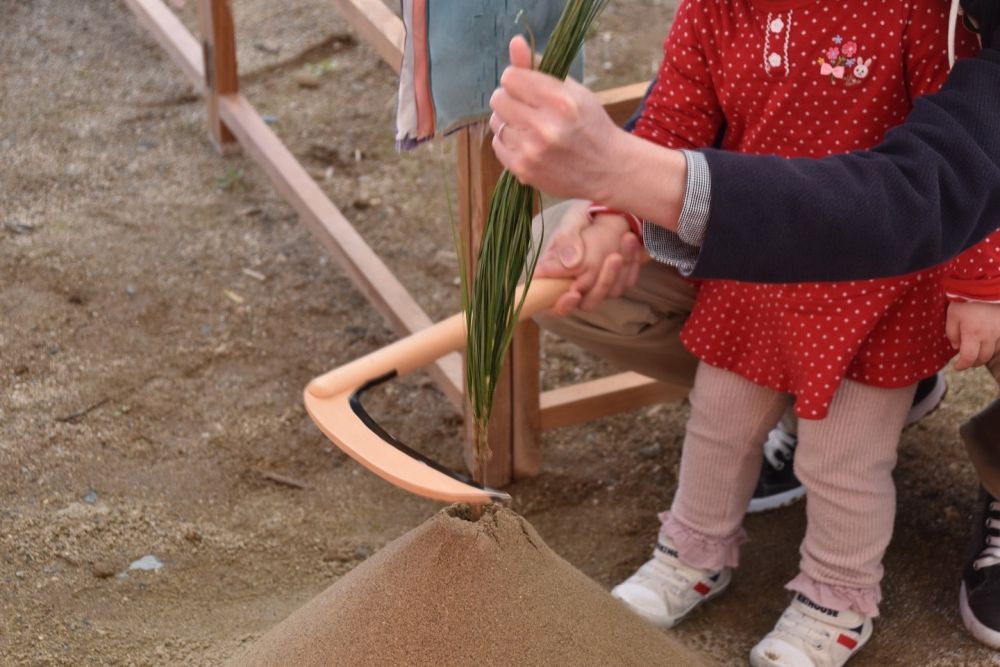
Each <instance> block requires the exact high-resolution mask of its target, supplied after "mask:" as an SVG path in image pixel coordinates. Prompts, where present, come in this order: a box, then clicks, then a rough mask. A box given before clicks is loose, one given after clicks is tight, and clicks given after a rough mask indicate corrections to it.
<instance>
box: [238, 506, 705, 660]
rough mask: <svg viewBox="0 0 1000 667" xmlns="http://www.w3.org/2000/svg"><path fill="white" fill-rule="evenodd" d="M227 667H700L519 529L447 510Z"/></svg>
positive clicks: (511, 518)
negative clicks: (555, 666) (695, 666)
mask: <svg viewBox="0 0 1000 667" xmlns="http://www.w3.org/2000/svg"><path fill="white" fill-rule="evenodd" d="M232 664H233V665H240V666H241V667H243V666H249V667H262V666H264V665H275V666H278V665H280V666H282V667H285V666H287V665H296V666H313V665H317V666H318V665H324V666H325V665H344V666H345V667H346V666H351V667H354V666H355V665H379V666H380V667H392V666H395V665H406V666H407V667H410V666H423V665H426V666H428V667H429V666H434V667H441V666H448V665H574V666H580V665H594V666H595V667H596V666H600V667H606V666H608V665H642V666H644V667H645V666H649V665H679V666H681V665H682V666H685V667H686V666H688V665H700V664H705V663H704V661H703V660H701V659H699V658H696V657H695V656H694V655H692V654H691V653H689V652H688V651H687V650H686V649H684V648H683V647H681V646H680V645H679V644H678V643H677V642H676V641H675V640H673V639H672V638H670V637H668V636H666V635H665V634H663V633H662V632H660V631H659V630H657V629H656V628H654V627H653V626H651V625H649V624H647V623H646V622H645V621H643V620H641V619H640V618H638V617H637V616H634V615H633V614H632V613H631V612H629V611H628V610H627V609H626V608H625V607H624V606H622V605H621V603H619V602H618V601H617V600H614V599H613V598H612V597H611V596H610V595H608V593H607V591H605V590H603V589H602V588H601V587H600V586H598V585H597V584H596V583H594V582H593V581H591V580H590V579H588V578H587V577H586V576H585V575H584V574H583V573H581V572H580V571H578V570H576V569H575V568H574V567H573V566H572V565H570V564H569V563H567V562H566V561H565V560H563V559H562V558H560V557H559V556H558V555H556V554H555V552H553V551H552V550H551V549H549V548H548V547H547V546H546V545H545V544H544V543H543V542H542V540H541V538H540V537H539V536H538V534H537V533H536V532H535V530H534V528H532V527H531V526H530V525H529V524H528V522H527V521H525V520H524V519H522V518H521V517H519V516H518V515H516V514H514V513H513V512H511V511H510V510H505V509H500V510H489V511H487V513H486V514H485V515H484V516H483V518H482V519H480V520H479V521H477V522H471V521H468V520H466V519H464V518H461V516H460V511H459V510H458V509H456V508H449V509H446V510H443V511H441V512H439V513H438V514H437V515H435V516H434V517H432V518H431V519H430V520H429V521H427V522H425V523H424V524H423V525H421V526H419V527H418V528H415V529H414V530H412V531H410V532H408V533H406V534H405V535H403V536H402V537H400V538H399V539H397V540H396V541H394V542H392V543H391V544H389V545H388V546H386V547H385V548H383V549H382V550H381V551H379V552H378V553H376V554H375V555H374V556H372V557H371V558H369V559H368V560H367V561H365V562H364V563H362V564H361V565H359V566H358V567H357V568H355V569H354V570H353V571H352V572H350V573H349V574H347V575H346V576H344V577H343V578H341V579H340V580H339V581H337V583H335V584H334V585H333V586H331V587H330V588H328V589H326V590H325V591H323V592H322V593H320V594H319V595H318V596H317V597H315V598H314V599H313V600H312V601H310V602H309V603H307V604H306V605H305V606H304V607H302V608H301V609H299V610H298V611H296V612H295V613H294V614H292V615H291V616H289V617H288V618H286V619H285V620H284V621H282V622H281V623H279V624H278V625H276V626H275V627H274V628H272V629H271V630H270V631H269V632H268V633H267V634H265V635H264V636H263V637H262V638H261V639H260V640H258V641H257V642H256V643H255V644H253V645H252V646H251V647H250V648H249V650H247V651H246V652H245V653H244V654H243V655H240V656H239V657H237V658H236V659H235V660H234V661H233V663H232Z"/></svg>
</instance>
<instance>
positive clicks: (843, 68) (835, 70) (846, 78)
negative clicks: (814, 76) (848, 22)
mask: <svg viewBox="0 0 1000 667" xmlns="http://www.w3.org/2000/svg"><path fill="white" fill-rule="evenodd" d="M832 41H833V45H832V46H830V47H829V48H828V49H826V51H824V52H823V55H822V56H820V57H819V58H817V59H816V64H817V65H819V73H820V75H821V76H825V77H829V79H830V83H832V84H833V85H837V84H838V83H843V84H844V85H845V86H856V85H858V84H859V83H861V82H862V81H864V80H865V79H866V78H867V77H868V75H869V74H870V73H871V65H872V60H873V59H874V58H868V59H867V60H866V59H865V58H863V57H861V56H859V55H858V49H859V47H858V43H857V42H855V41H854V40H847V41H844V38H843V37H841V36H840V35H834V37H833V40H832Z"/></svg>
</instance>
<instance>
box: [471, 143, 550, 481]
mask: <svg viewBox="0 0 1000 667" xmlns="http://www.w3.org/2000/svg"><path fill="white" fill-rule="evenodd" d="M492 138H493V135H492V133H490V132H489V131H487V130H486V129H485V127H484V126H473V127H471V128H468V129H464V130H461V131H460V132H459V133H458V142H457V145H458V200H459V201H458V207H459V222H460V225H461V232H462V240H463V244H464V247H465V251H466V252H467V253H468V257H469V259H470V265H472V264H473V263H474V261H475V257H476V255H477V253H478V251H479V245H480V242H481V240H482V235H483V228H484V226H485V225H486V219H487V216H488V215H489V206H490V197H491V196H492V195H493V189H494V187H495V186H496V183H497V180H498V179H499V178H500V174H501V172H502V171H503V167H501V165H500V163H499V162H498V161H497V159H496V156H495V155H494V154H493V148H492V147H491V145H490V142H491V141H492ZM538 339H539V333H538V327H537V326H536V325H535V324H534V323H533V322H528V323H526V324H522V325H521V326H520V327H519V328H518V331H517V332H516V333H515V336H514V341H513V343H512V344H511V348H510V352H509V353H508V357H507V363H506V364H504V369H503V371H502V374H501V377H500V379H499V380H498V382H497V391H496V397H495V401H494V403H493V419H492V421H491V423H490V432H489V439H490V448H491V450H492V456H491V458H490V460H489V461H488V462H487V465H486V480H485V483H486V484H488V485H490V486H504V485H506V484H509V483H510V482H511V481H513V480H514V479H517V478H519V477H527V476H530V475H535V474H537V473H538V470H539V468H540V464H541V460H540V456H539V453H538V439H539V426H540V417H539V414H540V413H539V400H540V399H539V377H538V372H539V366H538V364H539V361H538V351H539V342H538ZM465 414H466V433H467V434H468V436H469V437H467V439H466V440H467V441H466V446H465V462H466V465H467V466H468V467H469V469H470V470H471V469H472V466H473V452H472V445H471V428H470V427H471V421H470V418H469V412H468V406H466V413H465Z"/></svg>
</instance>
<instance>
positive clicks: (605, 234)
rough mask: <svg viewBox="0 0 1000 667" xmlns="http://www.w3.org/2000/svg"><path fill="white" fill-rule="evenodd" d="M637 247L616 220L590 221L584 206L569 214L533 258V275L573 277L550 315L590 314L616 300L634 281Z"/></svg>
mask: <svg viewBox="0 0 1000 667" xmlns="http://www.w3.org/2000/svg"><path fill="white" fill-rule="evenodd" d="M640 250H641V244H640V242H639V238H638V237H637V236H636V235H635V234H633V233H632V231H631V229H630V228H629V225H628V222H626V221H625V218H623V217H621V216H619V215H598V216H595V218H594V220H593V221H591V220H590V217H589V216H588V215H587V206H586V205H581V206H578V207H574V208H572V209H570V210H569V211H568V212H567V213H566V215H565V216H564V217H563V220H562V222H561V224H560V225H559V228H558V229H557V230H556V231H555V233H554V234H553V235H552V236H551V238H550V240H549V243H548V245H547V246H546V248H545V250H544V251H543V252H542V256H541V257H540V258H539V259H538V265H537V267H536V269H535V276H537V277H540V278H574V280H573V284H572V286H571V287H570V289H569V290H567V292H566V293H565V294H563V295H562V296H560V297H559V299H558V300H557V301H556V303H555V305H553V306H552V312H553V313H555V314H556V315H567V314H569V313H570V311H572V310H573V309H574V308H578V307H579V308H580V309H581V310H585V311H590V310H593V309H594V308H596V307H597V304H599V303H600V302H601V301H602V300H603V299H605V298H607V297H617V296H621V294H622V293H623V292H624V291H625V290H626V289H628V288H629V287H632V286H633V285H635V283H636V281H637V280H638V278H639V259H640V256H641V253H640Z"/></svg>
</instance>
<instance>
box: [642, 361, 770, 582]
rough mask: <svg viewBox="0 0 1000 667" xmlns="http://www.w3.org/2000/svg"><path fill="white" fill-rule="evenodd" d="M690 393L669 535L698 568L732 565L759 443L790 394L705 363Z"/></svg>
mask: <svg viewBox="0 0 1000 667" xmlns="http://www.w3.org/2000/svg"><path fill="white" fill-rule="evenodd" d="M690 398H691V416H690V417H689V418H688V423H687V433H686V435H685V438H684V451H683V454H682V455H681V469H680V480H679V484H678V487H677V493H676V494H675V495H674V502H673V505H672V506H671V508H670V511H669V512H664V513H663V514H662V515H661V519H662V520H663V534H664V535H665V536H666V537H668V538H669V539H670V540H671V541H672V542H673V543H674V545H676V547H677V550H678V553H679V554H680V558H681V560H682V561H684V562H685V563H687V564H688V565H690V566H692V567H696V568H699V569H709V570H719V569H721V568H723V567H734V566H736V564H737V561H738V558H739V544H740V543H742V542H743V540H744V539H745V538H744V533H743V530H742V528H740V523H741V522H742V520H743V515H744V514H745V513H746V509H747V504H748V502H749V500H750V495H751V494H752V493H753V489H754V485H755V484H756V482H757V476H758V474H759V473H760V465H761V458H762V452H761V446H760V443H761V442H762V441H763V440H764V437H765V436H766V435H767V432H768V431H769V430H770V429H771V427H773V426H774V424H775V423H776V422H777V421H778V419H779V418H780V416H781V412H782V410H784V408H785V405H786V399H785V395H784V394H781V393H778V392H776V391H773V390H771V389H767V388H765V387H761V386H759V385H756V384H754V383H752V382H750V381H749V380H746V379H744V378H742V377H740V376H739V375H737V374H735V373H732V372H730V371H725V370H721V369H719V368H715V367H714V366H709V365H708V364H704V363H703V364H699V365H698V371H697V373H696V375H695V382H694V389H693V390H692V391H691V396H690Z"/></svg>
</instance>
